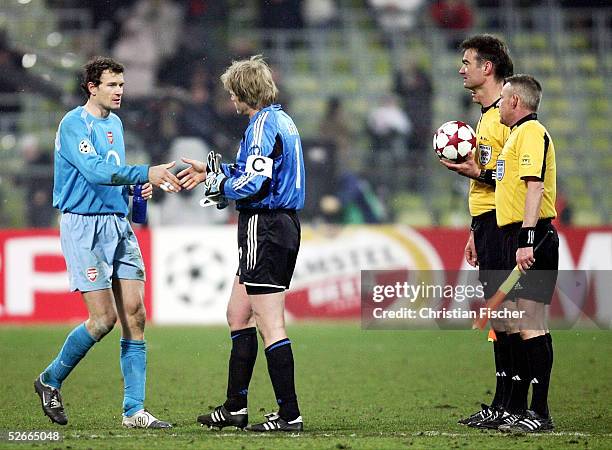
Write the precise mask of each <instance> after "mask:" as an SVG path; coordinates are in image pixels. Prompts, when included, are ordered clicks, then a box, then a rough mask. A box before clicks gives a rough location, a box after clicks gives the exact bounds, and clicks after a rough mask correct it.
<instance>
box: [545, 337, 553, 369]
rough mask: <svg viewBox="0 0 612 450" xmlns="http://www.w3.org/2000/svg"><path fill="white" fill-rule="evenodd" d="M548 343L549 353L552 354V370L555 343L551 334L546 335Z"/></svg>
mask: <svg viewBox="0 0 612 450" xmlns="http://www.w3.org/2000/svg"><path fill="white" fill-rule="evenodd" d="M546 343H547V344H548V352H549V353H550V368H551V370H552V365H553V359H554V353H553V341H552V336H551V334H550V333H546Z"/></svg>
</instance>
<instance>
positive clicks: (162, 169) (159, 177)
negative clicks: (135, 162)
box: [149, 161, 181, 192]
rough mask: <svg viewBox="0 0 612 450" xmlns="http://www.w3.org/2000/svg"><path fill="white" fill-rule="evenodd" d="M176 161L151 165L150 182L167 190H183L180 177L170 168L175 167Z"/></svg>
mask: <svg viewBox="0 0 612 450" xmlns="http://www.w3.org/2000/svg"><path fill="white" fill-rule="evenodd" d="M175 165H176V161H172V162H170V163H166V164H160V165H158V166H151V167H149V182H150V183H151V184H153V185H154V186H157V187H158V188H160V189H162V190H163V191H166V192H178V191H180V190H181V186H180V184H179V180H178V178H176V177H175V176H174V174H173V173H172V172H170V171H169V170H168V169H171V168H173V167H174V166H175Z"/></svg>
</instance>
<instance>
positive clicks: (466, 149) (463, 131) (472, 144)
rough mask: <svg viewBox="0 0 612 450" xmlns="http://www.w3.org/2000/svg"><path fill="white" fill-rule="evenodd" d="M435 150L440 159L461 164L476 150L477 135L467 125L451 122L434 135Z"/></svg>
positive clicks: (456, 121) (455, 121)
mask: <svg viewBox="0 0 612 450" xmlns="http://www.w3.org/2000/svg"><path fill="white" fill-rule="evenodd" d="M433 148H434V151H435V152H436V155H438V158H440V159H442V158H444V159H446V160H448V161H450V162H453V163H460V162H463V161H465V160H466V158H467V155H468V153H470V152H473V151H474V149H475V148H476V134H475V133H474V130H473V129H472V127H470V126H469V125H468V124H467V123H465V122H461V121H460V120H451V121H450V122H446V123H444V124H442V125H441V126H440V128H438V129H437V130H436V132H435V133H434V137H433Z"/></svg>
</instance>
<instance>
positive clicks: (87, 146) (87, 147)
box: [79, 139, 96, 155]
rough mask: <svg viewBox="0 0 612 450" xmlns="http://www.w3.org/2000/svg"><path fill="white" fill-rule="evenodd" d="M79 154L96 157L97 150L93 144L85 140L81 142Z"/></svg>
mask: <svg viewBox="0 0 612 450" xmlns="http://www.w3.org/2000/svg"><path fill="white" fill-rule="evenodd" d="M79 152H81V153H83V154H84V155H88V154H90V153H91V154H93V155H95V154H96V149H95V147H94V146H93V144H92V143H91V142H89V141H88V140H87V139H83V140H82V141H81V142H79Z"/></svg>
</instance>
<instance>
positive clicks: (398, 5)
mask: <svg viewBox="0 0 612 450" xmlns="http://www.w3.org/2000/svg"><path fill="white" fill-rule="evenodd" d="M368 2H369V4H370V6H371V7H372V8H373V10H374V14H375V15H376V18H377V19H378V22H379V23H380V26H381V27H382V28H383V29H384V30H386V31H389V32H393V31H396V30H411V29H413V28H414V27H415V25H416V23H417V16H418V12H419V9H420V7H421V5H422V4H423V3H424V0H368Z"/></svg>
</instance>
